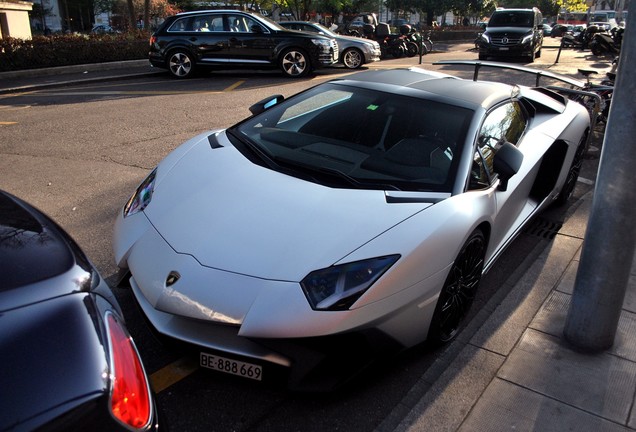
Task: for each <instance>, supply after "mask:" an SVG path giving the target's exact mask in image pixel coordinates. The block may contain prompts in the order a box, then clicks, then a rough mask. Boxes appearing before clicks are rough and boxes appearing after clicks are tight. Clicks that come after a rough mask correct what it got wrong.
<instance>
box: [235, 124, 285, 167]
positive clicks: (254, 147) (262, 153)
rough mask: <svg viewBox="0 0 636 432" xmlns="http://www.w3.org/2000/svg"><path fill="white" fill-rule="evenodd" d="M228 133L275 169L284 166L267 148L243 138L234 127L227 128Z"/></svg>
mask: <svg viewBox="0 0 636 432" xmlns="http://www.w3.org/2000/svg"><path fill="white" fill-rule="evenodd" d="M226 133H227V134H228V136H230V137H231V138H234V139H235V140H236V141H238V142H239V144H240V145H241V147H243V148H244V149H247V150H249V151H250V153H251V154H252V155H253V156H256V157H257V158H258V159H259V160H260V161H262V162H264V163H265V165H266V166H267V167H268V168H270V169H273V170H276V171H281V170H282V167H281V166H280V165H279V164H278V162H276V161H275V160H274V158H273V157H271V156H270V155H269V153H267V152H266V151H265V150H263V149H262V148H261V147H260V146H258V145H256V144H254V143H253V142H251V141H250V140H248V139H245V138H243V137H242V136H240V135H239V134H238V133H236V132H234V131H233V130H232V129H227V130H226Z"/></svg>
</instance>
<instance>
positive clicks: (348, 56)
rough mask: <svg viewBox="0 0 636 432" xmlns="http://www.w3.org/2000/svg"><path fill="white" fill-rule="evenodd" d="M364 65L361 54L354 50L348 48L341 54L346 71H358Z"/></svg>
mask: <svg viewBox="0 0 636 432" xmlns="http://www.w3.org/2000/svg"><path fill="white" fill-rule="evenodd" d="M363 63H364V60H363V56H362V53H361V52H360V50H357V49H355V48H348V49H346V50H345V52H344V53H342V64H344V65H345V67H346V68H348V69H358V68H359V67H360V66H362V65H363Z"/></svg>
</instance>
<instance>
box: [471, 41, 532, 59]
mask: <svg viewBox="0 0 636 432" xmlns="http://www.w3.org/2000/svg"><path fill="white" fill-rule="evenodd" d="M479 54H480V55H482V56H483V55H485V56H489V57H528V56H530V55H532V44H529V43H526V44H502V45H499V44H493V43H489V44H488V43H483V42H482V43H481V44H480V45H479Z"/></svg>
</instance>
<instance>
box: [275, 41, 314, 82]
mask: <svg viewBox="0 0 636 432" xmlns="http://www.w3.org/2000/svg"><path fill="white" fill-rule="evenodd" d="M279 64H280V69H281V70H282V71H283V73H284V74H285V75H287V76H288V77H292V78H301V77H304V76H306V75H307V74H308V73H309V71H310V70H311V67H310V64H309V59H308V58H307V55H306V54H305V53H304V52H303V51H301V50H299V49H296V48H289V49H287V50H285V51H284V52H283V54H282V55H281V56H280V62H279Z"/></svg>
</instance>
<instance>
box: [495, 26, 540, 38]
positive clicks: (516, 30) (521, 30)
mask: <svg viewBox="0 0 636 432" xmlns="http://www.w3.org/2000/svg"><path fill="white" fill-rule="evenodd" d="M486 33H488V34H490V35H492V34H501V33H506V34H511V35H512V34H514V35H518V36H523V35H526V34H529V33H532V29H530V28H528V27H491V28H488V29H486Z"/></svg>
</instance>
